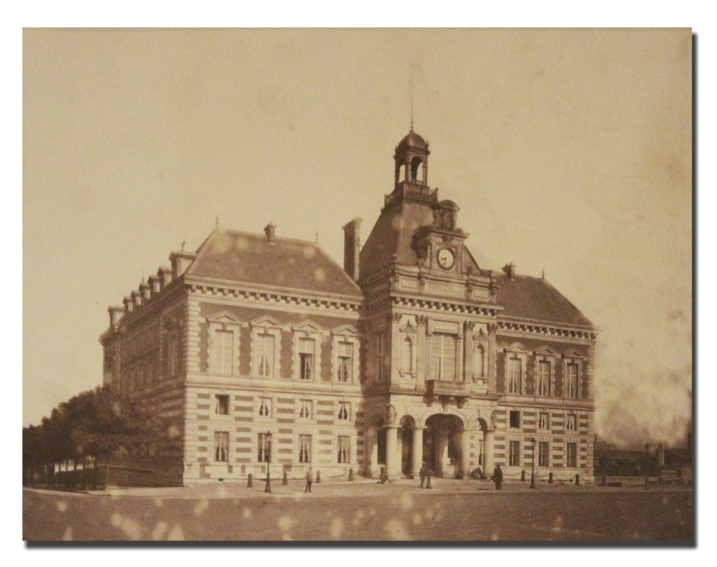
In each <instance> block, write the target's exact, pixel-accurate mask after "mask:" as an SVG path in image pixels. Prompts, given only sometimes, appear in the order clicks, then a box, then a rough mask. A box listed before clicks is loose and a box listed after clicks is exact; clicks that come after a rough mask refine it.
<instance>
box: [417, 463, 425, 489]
mask: <svg viewBox="0 0 717 567" xmlns="http://www.w3.org/2000/svg"><path fill="white" fill-rule="evenodd" d="M418 477H419V478H420V479H421V488H423V483H424V482H426V463H423V466H422V467H421V470H420V471H418Z"/></svg>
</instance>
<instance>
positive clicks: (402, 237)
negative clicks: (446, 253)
mask: <svg viewBox="0 0 717 567" xmlns="http://www.w3.org/2000/svg"><path fill="white" fill-rule="evenodd" d="M432 225H433V209H431V207H430V206H429V205H427V204H424V203H419V202H414V201H410V200H407V199H405V200H402V201H400V202H399V203H396V204H395V205H391V206H389V207H388V208H385V209H384V210H383V211H381V215H380V216H379V217H378V220H377V221H376V224H375V225H374V227H373V229H372V230H371V234H369V236H368V238H367V239H366V243H365V244H364V246H363V248H362V249H361V254H360V256H359V259H360V260H359V264H360V269H359V272H360V274H361V278H362V279H363V278H364V277H366V276H369V275H371V274H373V273H375V272H378V271H379V270H381V269H382V268H385V267H386V266H387V265H389V264H390V263H391V262H392V261H393V256H394V255H395V256H396V261H397V262H398V263H399V264H403V265H408V266H415V265H416V263H417V262H418V258H417V256H416V251H415V250H414V249H413V246H412V244H413V236H414V234H415V233H416V231H418V229H420V228H422V227H424V226H432ZM469 261H471V263H473V264H475V261H474V260H473V258H472V256H471V257H470V260H469ZM473 268H474V270H476V271H477V270H478V269H479V268H478V264H475V265H474V266H473Z"/></svg>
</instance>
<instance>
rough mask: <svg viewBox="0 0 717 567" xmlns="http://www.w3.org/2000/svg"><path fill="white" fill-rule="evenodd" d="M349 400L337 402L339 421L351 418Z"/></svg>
mask: <svg viewBox="0 0 717 567" xmlns="http://www.w3.org/2000/svg"><path fill="white" fill-rule="evenodd" d="M349 408H350V406H349V402H339V421H348V420H349V419H350V418H351V412H350V411H349Z"/></svg>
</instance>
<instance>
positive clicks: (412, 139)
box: [393, 127, 431, 189]
mask: <svg viewBox="0 0 717 567" xmlns="http://www.w3.org/2000/svg"><path fill="white" fill-rule="evenodd" d="M430 153H431V152H430V151H429V149H428V143H427V142H426V141H425V140H424V139H423V138H422V137H421V136H420V135H418V134H416V133H415V132H414V131H413V127H411V131H410V132H409V133H408V134H407V135H406V136H405V137H404V138H403V140H401V141H400V142H399V143H398V145H397V146H396V152H395V153H394V155H393V159H394V160H395V161H396V175H395V181H394V189H398V188H399V186H401V185H413V186H416V187H415V188H416V189H421V188H425V189H428V154H430Z"/></svg>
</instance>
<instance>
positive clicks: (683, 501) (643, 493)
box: [23, 479, 693, 543]
mask: <svg viewBox="0 0 717 567" xmlns="http://www.w3.org/2000/svg"><path fill="white" fill-rule="evenodd" d="M417 485H418V482H417V481H409V480H399V481H396V482H392V483H389V484H383V485H382V484H379V483H377V482H376V481H366V480H361V481H357V482H351V483H349V482H335V483H330V482H324V483H320V484H314V486H313V492H312V493H311V494H304V492H303V489H304V486H303V483H302V482H300V481H298V480H296V481H291V482H290V483H289V485H288V486H282V483H281V481H280V480H276V481H272V493H271V494H266V493H264V486H265V485H264V482H261V481H255V482H254V486H253V487H252V488H247V487H246V485H245V484H244V483H242V484H239V483H212V484H205V485H197V486H191V487H183V488H116V489H110V490H109V491H106V492H91V491H90V492H55V491H47V490H35V489H25V490H24V494H23V538H24V539H25V540H31V541H38V540H74V541H82V540H120V541H121V540H130V541H131V540H135V541H159V540H237V541H301V540H307V541H337V540H339V541H366V540H379V541H392V540H404V541H489V542H490V541H541V542H544V541H556V540H557V541H629V542H646V541H683V542H685V543H687V542H689V541H690V540H691V539H692V537H693V527H692V490H691V489H689V488H685V487H650V488H649V489H648V490H644V489H643V488H642V487H641V486H637V485H636V486H632V487H622V488H610V487H607V488H603V487H596V486H590V485H587V486H586V485H581V486H575V485H572V484H562V485H561V484H547V483H539V484H538V485H537V486H536V488H535V489H534V490H530V489H529V488H528V483H527V482H526V483H520V482H513V483H510V482H509V483H506V485H505V486H504V490H503V491H500V492H497V491H495V490H494V489H493V485H492V484H490V483H488V482H477V481H456V480H444V479H434V480H433V481H432V485H433V487H432V489H431V490H425V489H423V490H422V489H420V488H418V486H417Z"/></svg>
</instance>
